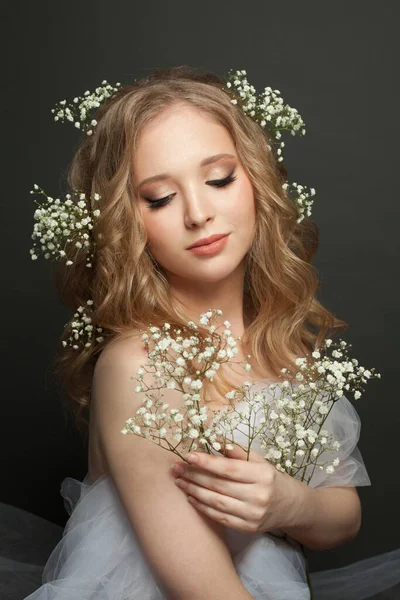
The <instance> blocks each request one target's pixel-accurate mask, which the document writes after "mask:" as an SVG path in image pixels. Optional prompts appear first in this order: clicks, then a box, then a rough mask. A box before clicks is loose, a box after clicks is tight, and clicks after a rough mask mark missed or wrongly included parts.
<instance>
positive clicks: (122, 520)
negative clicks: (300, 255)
mask: <svg viewBox="0 0 400 600" xmlns="http://www.w3.org/2000/svg"><path fill="white" fill-rule="evenodd" d="M260 385H261V386H262V382H258V384H255V386H254V388H252V389H253V390H257V391H259V390H260ZM265 388H266V386H265V384H264V386H263V388H262V389H263V391H265ZM240 404H243V403H240ZM360 426H361V424H360V418H359V416H358V414H357V412H356V410H355V408H354V406H353V405H352V403H350V402H349V400H348V399H347V398H346V397H342V398H341V399H340V400H339V401H337V402H336V404H335V405H334V408H333V409H332V411H331V413H330V414H329V416H328V419H327V420H326V422H325V424H324V428H326V429H328V430H329V431H331V432H332V433H333V434H334V438H335V439H336V440H338V441H340V442H341V448H340V454H339V458H340V460H341V462H340V465H339V466H338V467H336V470H335V473H333V474H330V475H328V474H327V473H326V472H325V471H315V473H314V475H313V477H312V480H311V482H310V484H309V485H311V486H312V487H321V486H335V485H340V486H343V485H351V486H364V485H371V482H370V479H369V477H368V473H367V471H366V468H365V465H364V462H363V459H362V457H361V454H360V452H359V450H358V448H357V442H358V439H359V435H360ZM235 441H237V442H239V443H242V444H243V445H246V446H247V438H246V437H245V435H244V434H239V435H238V436H237V437H236V436H235ZM149 443H150V442H149ZM252 449H254V450H255V451H256V452H258V453H260V454H263V451H262V449H261V446H260V441H259V440H257V439H255V440H254V442H253V445H252ZM61 495H62V497H63V498H64V505H65V508H66V510H67V512H68V514H69V519H68V521H67V523H66V526H65V529H64V530H62V528H60V527H59V526H57V525H54V524H52V523H49V522H47V521H46V520H44V519H41V518H40V517H37V516H35V515H32V514H30V513H29V512H26V511H23V510H21V509H17V508H14V507H11V506H8V505H4V504H3V505H2V506H1V505H0V517H1V525H0V526H1V533H2V536H1V538H2V548H3V550H2V556H1V557H0V575H1V581H2V583H1V584H0V598H1V599H2V600H22V599H24V598H25V600H28V599H29V600H167V596H166V595H165V593H163V590H162V589H161V587H160V585H159V584H158V583H157V582H156V580H155V578H154V575H153V573H152V570H151V566H150V564H149V563H148V561H147V559H146V557H145V556H144V554H143V553H142V550H141V548H140V546H139V544H138V541H137V538H136V536H135V532H134V530H133V529H132V526H131V524H130V522H129V520H128V517H127V515H126V513H125V510H124V508H123V506H122V504H121V502H120V500H119V496H118V493H117V491H116V488H115V486H114V484H113V480H112V479H111V478H110V476H108V475H103V476H102V477H100V478H99V479H98V480H97V481H96V482H94V483H93V484H89V481H88V475H86V477H85V478H84V480H83V481H78V480H76V479H74V478H72V477H67V478H66V479H64V480H63V482H62V484H61ZM52 536H53V537H56V538H57V539H59V541H58V543H56V545H55V547H54V548H53V550H52V551H51V554H50V556H48V557H46V560H47V562H46V563H45V564H44V562H45V561H44V560H43V556H42V555H41V554H43V551H42V553H41V541H42V542H43V545H44V544H45V543H46V544H47V546H48V545H49V540H51V539H52ZM225 539H226V543H227V545H228V548H229V550H230V552H231V556H232V560H233V563H234V565H235V568H236V570H237V573H238V575H239V577H240V579H241V581H242V583H243V584H244V586H245V587H246V588H247V590H248V591H249V593H250V594H251V595H252V597H253V598H255V599H256V600H309V599H310V591H309V586H308V584H307V575H306V564H305V558H304V554H303V552H302V550H301V547H300V545H299V543H298V542H297V541H296V540H294V539H292V538H290V537H289V536H287V535H285V534H284V533H283V532H282V531H280V530H275V531H274V532H269V533H255V534H249V533H243V532H240V531H237V530H234V529H231V528H228V527H225ZM33 547H34V551H35V553H36V556H35V557H34V558H33V557H32V551H33V550H32V548H33ZM7 552H8V556H7ZM43 565H44V566H43ZM310 578H311V585H312V589H313V597H314V599H315V600H337V599H340V600H363V599H364V598H365V599H366V598H374V599H376V600H378V599H382V600H383V599H386V600H389V599H392V600H394V599H400V548H399V549H396V550H393V551H392V552H387V553H385V554H381V555H378V556H373V557H371V558H368V559H366V560H363V561H359V562H356V563H352V564H350V565H347V566H346V567H343V568H339V569H332V570H326V571H320V572H316V573H311V574H310ZM31 592H32V593H31ZM26 594H29V595H26ZM188 600H189V599H188ZM210 600H211V599H210Z"/></svg>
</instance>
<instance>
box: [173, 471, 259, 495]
mask: <svg viewBox="0 0 400 600" xmlns="http://www.w3.org/2000/svg"><path fill="white" fill-rule="evenodd" d="M180 478H181V479H182V483H183V484H185V481H186V482H192V483H194V484H197V485H198V486H202V487H203V488H206V489H207V490H211V491H213V492H218V493H219V494H224V495H225V496H231V497H232V498H237V499H238V500H241V501H243V502H247V501H250V500H251V498H252V496H253V490H254V484H252V483H246V482H238V481H233V480H231V479H226V478H225V477H220V476H218V475H214V474H213V473H208V472H207V471H203V470H202V469H197V468H193V467H185V468H184V471H183V473H182V474H181V475H180Z"/></svg>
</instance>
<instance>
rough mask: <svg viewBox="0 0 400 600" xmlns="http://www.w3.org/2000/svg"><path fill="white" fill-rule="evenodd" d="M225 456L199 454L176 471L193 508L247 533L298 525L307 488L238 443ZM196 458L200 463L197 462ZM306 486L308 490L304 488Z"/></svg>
mask: <svg viewBox="0 0 400 600" xmlns="http://www.w3.org/2000/svg"><path fill="white" fill-rule="evenodd" d="M233 446H234V449H233V450H226V451H225V456H215V455H212V454H208V453H205V452H194V453H190V454H188V455H187V456H186V459H187V460H188V461H189V462H190V463H191V464H187V463H186V462H180V463H175V464H174V467H175V469H176V467H177V466H178V465H180V466H181V468H182V469H183V471H182V473H181V474H180V473H178V472H176V470H175V469H173V470H172V473H173V474H174V476H175V477H179V479H177V480H176V483H177V485H179V487H180V488H181V489H182V490H183V491H184V492H185V493H186V494H187V495H188V500H189V501H190V502H192V504H193V506H195V508H197V509H198V510H200V511H201V512H203V513H205V514H206V515H207V516H208V517H210V518H211V519H213V520H214V521H217V522H218V523H221V524H223V525H225V526H227V527H232V528H233V529H237V530H239V531H244V532H252V533H254V532H266V531H270V530H272V529H281V528H283V527H288V526H293V525H295V524H296V522H297V519H296V517H297V514H298V512H299V511H301V507H302V503H303V502H306V489H308V486H307V485H305V484H304V483H302V482H301V481H299V480H296V479H294V478H293V477H290V475H287V474H286V473H282V472H280V471H277V470H276V468H275V466H274V465H273V464H271V463H270V462H269V461H268V460H266V459H265V458H263V457H262V456H261V455H260V454H258V453H257V452H255V451H253V450H251V451H250V454H249V460H248V461H247V460H246V458H247V453H246V452H245V451H244V450H243V449H242V448H240V446H238V445H236V444H233ZM191 456H196V457H197V461H196V462H192V461H191ZM305 488H306V489H305Z"/></svg>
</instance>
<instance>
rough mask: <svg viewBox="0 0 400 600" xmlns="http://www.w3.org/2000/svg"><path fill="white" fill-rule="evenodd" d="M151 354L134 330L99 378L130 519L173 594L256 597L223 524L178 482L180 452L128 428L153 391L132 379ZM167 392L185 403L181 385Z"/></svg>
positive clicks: (103, 361)
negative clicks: (240, 571)
mask: <svg viewBox="0 0 400 600" xmlns="http://www.w3.org/2000/svg"><path fill="white" fill-rule="evenodd" d="M146 361H147V349H146V348H145V346H144V345H143V341H142V340H141V338H139V337H137V336H133V337H132V338H128V339H124V340H121V341H118V342H116V343H115V344H111V345H110V346H109V347H108V348H106V349H105V350H104V351H103V353H102V355H101V356H100V357H99V359H98V363H97V364H96V368H95V372H94V377H93V401H94V418H95V422H96V431H97V435H98V437H99V440H100V442H101V445H102V448H103V453H104V457H105V461H106V464H107V471H108V473H109V475H110V477H111V478H112V480H113V482H114V484H115V487H116V490H117V493H118V496H119V498H120V500H121V503H122V505H123V507H124V509H125V511H126V514H127V516H128V519H129V521H130V523H131V525H132V527H133V529H134V531H135V534H136V536H137V538H138V540H139V542H140V545H141V547H142V549H143V551H144V553H145V555H146V556H147V559H148V561H149V564H150V565H151V566H152V568H153V572H154V574H155V577H156V579H157V581H158V582H159V583H160V585H161V587H162V588H163V589H164V590H165V592H166V596H167V597H168V598H174V599H179V600H186V599H187V600H189V598H190V600H203V599H204V600H206V599H208V598H211V597H213V598H216V599H217V598H221V599H222V598H226V597H228V596H230V597H234V598H236V599H237V600H242V599H243V600H244V599H245V598H246V599H247V598H251V596H249V595H248V593H247V591H246V590H245V588H244V587H243V585H242V583H241V581H240V579H239V576H238V574H237V572H236V570H235V568H234V565H233V562H232V558H231V555H230V552H229V550H228V548H227V546H226V542H225V539H224V534H223V527H222V526H221V525H219V524H217V523H216V522H215V521H212V520H211V519H209V518H208V517H206V516H205V515H204V514H202V513H200V511H196V509H195V508H194V507H193V506H191V505H190V503H189V502H188V501H187V498H186V494H185V492H183V490H181V489H179V488H178V487H177V486H176V485H175V483H174V479H175V477H174V476H173V474H172V472H171V471H170V466H171V464H172V463H174V462H176V460H177V458H178V457H177V456H176V455H175V454H174V453H173V452H170V451H168V450H166V449H164V448H162V447H160V446H159V445H158V444H156V443H154V442H151V441H149V440H147V439H145V438H143V437H140V436H138V435H133V434H127V435H123V434H122V433H121V430H122V429H123V427H124V426H125V422H126V420H127V419H128V418H130V417H133V416H134V415H135V413H136V411H137V409H138V408H140V406H141V405H142V404H143V400H144V399H145V397H146V395H145V392H143V391H142V392H137V391H136V386H137V382H136V381H134V380H132V379H131V376H132V375H133V376H136V374H137V373H136V372H137V369H138V368H139V367H140V366H141V365H142V364H144V363H145V362H146ZM163 395H164V398H163V399H164V402H167V403H168V404H169V405H170V406H171V407H173V406H177V407H178V406H180V405H181V404H182V403H183V400H182V397H181V396H180V392H178V391H177V390H171V389H164V390H163ZM194 540H195V542H196V543H193V541H194Z"/></svg>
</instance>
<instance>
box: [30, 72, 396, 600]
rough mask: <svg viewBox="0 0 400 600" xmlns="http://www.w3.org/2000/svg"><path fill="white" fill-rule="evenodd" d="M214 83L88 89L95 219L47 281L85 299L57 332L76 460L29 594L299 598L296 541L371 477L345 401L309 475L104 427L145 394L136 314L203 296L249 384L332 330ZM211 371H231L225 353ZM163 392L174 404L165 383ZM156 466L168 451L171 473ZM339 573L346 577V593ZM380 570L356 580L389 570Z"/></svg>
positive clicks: (343, 509)
mask: <svg viewBox="0 0 400 600" xmlns="http://www.w3.org/2000/svg"><path fill="white" fill-rule="evenodd" d="M223 84H224V82H223V81H222V80H221V79H219V78H218V77H216V76H214V75H212V74H200V73H197V72H196V71H195V70H193V69H190V68H189V67H180V68H172V69H166V70H159V71H154V72H153V73H152V74H151V75H150V76H148V77H146V78H144V79H142V80H140V81H137V82H136V83H134V84H133V85H130V86H126V87H124V88H122V89H121V90H120V91H119V92H118V93H116V94H115V95H114V96H113V97H112V98H111V99H110V100H109V101H107V102H105V103H104V106H102V107H101V108H100V109H99V111H98V114H97V115H96V120H97V125H96V131H95V133H94V134H93V135H92V136H86V137H85V139H84V140H83V141H82V143H81V146H80V147H79V149H78V151H77V153H76V155H75V157H74V159H73V162H72V166H71V170H70V177H69V183H70V186H71V189H79V190H82V191H84V192H85V193H86V197H90V196H93V194H94V193H99V194H100V196H101V200H100V205H99V208H100V217H99V218H98V219H97V220H96V225H95V229H94V230H93V235H94V237H95V239H96V249H95V253H94V257H93V261H92V269H87V268H86V265H85V263H84V262H79V261H76V262H75V264H74V266H73V267H71V266H70V267H66V268H65V269H63V270H61V271H60V276H59V281H58V287H59V291H60V294H61V296H62V298H63V299H64V300H65V301H66V302H67V303H69V304H70V305H71V306H73V307H74V308H76V307H77V306H78V305H81V304H83V303H84V302H86V299H87V298H88V297H90V298H92V299H93V322H94V323H96V325H99V326H101V327H102V328H103V330H104V331H105V332H107V335H104V337H103V340H101V339H100V341H99V342H97V343H96V344H95V345H92V346H89V347H83V346H82V347H81V348H80V349H78V350H76V349H73V348H71V347H66V348H64V347H61V345H60V354H59V357H58V362H57V373H58V375H59V377H60V380H61V381H62V383H63V387H64V389H65V390H66V392H67V394H68V397H69V398H70V400H71V406H72V408H73V413H74V416H75V418H76V422H77V423H78V424H79V425H80V426H81V429H82V430H84V431H87V433H88V442H89V456H88V474H87V476H86V478H85V479H84V481H83V482H80V481H77V480H75V479H73V478H67V479H65V480H64V481H63V484H62V490H61V491H62V495H63V497H64V499H65V503H66V507H67V508H68V511H69V513H70V518H69V521H68V523H67V526H66V528H65V531H64V535H63V538H62V540H61V541H60V542H59V544H58V545H57V546H56V547H55V549H54V551H53V552H52V554H51V556H50V557H49V560H48V562H47V564H46V566H45V569H44V573H43V585H42V586H41V587H40V588H39V589H38V590H37V591H36V592H34V593H32V594H31V595H30V596H28V598H29V600H44V599H45V598H46V600H50V599H59V600H61V598H63V599H64V598H65V599H66V598H79V599H80V600H86V599H87V600H89V598H96V600H99V599H101V600H105V599H106V598H107V599H113V600H122V599H128V598H129V599H135V600H136V599H137V600H161V599H167V598H168V599H171V600H172V599H178V598H179V599H182V600H201V599H207V600H208V599H210V598H213V599H221V600H222V599H225V598H234V599H235V600H242V599H243V600H245V599H250V598H256V599H261V598H262V599H273V600H278V599H279V600H283V599H290V600H294V599H296V600H301V599H304V600H306V599H309V598H310V589H309V583H308V582H307V573H306V563H305V559H304V555H303V553H302V551H301V545H304V546H306V547H308V548H312V549H320V550H324V549H328V548H333V547H335V546H338V545H341V544H344V543H346V542H348V541H349V540H351V539H353V538H354V537H355V536H356V535H357V533H358V530H359V528H360V523H361V506H360V501H359V497H358V494H357V491H356V487H355V486H360V485H370V480H369V477H368V474H367V472H366V469H365V466H364V463H363V460H362V458H361V456H360V453H359V451H358V450H357V446H356V444H357V441H358V436H359V418H358V416H357V413H356V411H355V410H354V408H353V407H352V405H351V404H350V402H349V401H348V400H347V399H346V398H345V397H343V398H342V399H341V401H340V402H337V403H336V405H335V408H334V410H333V411H332V413H331V415H330V417H329V418H328V421H327V422H326V427H327V428H328V429H329V428H330V429H331V430H333V431H334V432H335V433H336V434H337V435H336V439H339V440H341V441H342V442H344V443H343V446H342V450H341V463H340V467H338V469H337V470H336V471H335V474H333V475H327V474H326V473H324V472H323V474H321V472H319V473H315V476H314V477H313V479H312V480H311V482H310V485H305V484H304V483H303V482H301V481H298V480H296V479H294V478H292V477H289V476H288V475H286V474H284V473H282V472H279V471H277V470H276V469H275V467H273V466H272V465H271V463H269V462H268V461H267V460H265V459H264V458H263V451H262V448H261V446H260V443H259V440H257V439H256V440H255V442H254V445H253V452H252V454H251V457H250V460H249V461H247V460H245V459H244V453H243V452H242V451H241V450H240V449H239V448H237V447H236V448H235V449H234V450H233V451H230V452H227V453H226V455H225V456H223V455H222V454H219V455H208V454H206V453H204V452H197V454H198V455H199V461H198V463H197V464H194V463H192V464H188V463H185V462H183V461H178V460H177V457H176V456H175V455H174V454H173V453H171V452H165V451H164V450H163V449H162V448H160V447H159V446H157V445H156V444H153V443H150V442H149V441H147V440H145V439H143V438H140V437H139V436H135V435H132V436H124V435H121V428H122V427H123V426H124V424H125V421H126V420H127V419H128V418H129V417H131V416H133V415H134V414H135V412H136V410H137V409H138V408H139V407H140V405H141V404H142V400H143V398H144V393H143V392H135V391H134V390H135V385H134V384H133V382H132V380H131V376H132V375H135V374H136V372H137V369H139V367H140V366H141V365H143V364H144V363H145V362H146V360H147V358H148V357H147V352H146V349H145V347H144V345H143V341H142V340H141V337H140V329H141V328H142V329H143V328H146V327H147V326H148V325H149V324H153V325H160V326H162V324H163V323H165V322H168V323H170V324H175V325H182V326H184V325H186V324H187V322H188V321H189V320H193V321H196V322H198V319H199V315H200V313H202V312H205V311H207V310H208V309H209V308H218V309H221V310H222V311H223V320H225V319H226V320H228V321H229V322H230V323H231V326H230V330H231V332H232V336H233V337H235V338H238V337H239V336H240V338H241V345H240V347H239V354H238V356H237V357H236V360H240V359H242V358H244V357H245V356H247V355H248V354H250V355H251V359H250V362H251V365H252V370H251V372H250V377H251V379H252V380H255V381H256V382H257V383H256V387H259V388H260V389H266V388H267V387H268V385H269V383H271V382H273V381H278V380H279V375H280V370H281V369H282V368H283V367H290V366H294V364H295V363H294V361H295V359H296V358H297V357H299V356H304V355H305V353H309V352H310V350H312V349H313V348H314V347H315V346H316V345H319V344H320V343H321V342H322V341H323V340H324V339H325V338H327V337H328V336H329V335H330V334H332V332H333V333H334V332H335V329H339V328H343V327H344V326H345V325H346V323H344V322H343V321H340V320H339V319H337V318H335V317H334V316H333V315H332V314H330V313H329V312H328V311H327V310H326V309H325V308H324V307H323V306H322V305H321V304H320V303H319V302H318V300H317V299H316V298H315V294H316V290H317V288H318V283H319V282H318V278H317V275H316V272H315V269H314V267H313V266H312V265H311V258H312V256H313V255H314V253H315V251H316V248H317V234H316V230H315V228H314V227H313V225H312V222H311V221H310V220H309V219H304V220H303V221H301V222H300V223H298V222H297V216H298V215H297V211H296V208H295V206H294V204H293V202H292V201H291V200H290V199H289V198H288V196H287V194H286V192H285V189H284V188H283V187H282V184H283V182H284V181H285V171H284V169H283V167H282V165H281V163H279V162H278V161H277V159H276V156H275V155H274V153H273V152H271V151H270V149H269V147H268V146H269V142H270V140H269V137H268V133H267V132H266V131H264V130H263V129H262V128H261V127H260V126H259V125H258V124H257V123H256V122H255V121H254V120H253V119H252V118H251V117H250V116H248V115H245V114H244V112H243V111H242V110H241V109H240V107H239V106H237V105H234V104H233V103H232V102H231V98H230V96H229V94H228V93H227V91H226V90H224V89H222V88H223ZM210 236H211V237H213V238H214V237H218V238H220V241H219V242H218V241H214V242H213V240H209V239H208V238H209V237H210ZM199 242H200V243H201V245H200V246H199V245H198V244H199ZM205 242H209V244H208V245H207V244H205ZM196 245H197V250H196V249H193V247H194V246H196ZM67 333H68V331H66V332H65V335H64V339H66V336H67ZM223 375H224V376H225V377H227V378H228V380H229V382H231V383H232V384H234V385H240V384H242V383H243V382H244V381H245V380H248V379H249V374H248V373H247V372H245V371H244V370H243V369H242V368H238V367H237V366H236V367H235V366H234V365H230V366H225V367H224V369H223ZM218 377H219V372H218V376H217V377H216V378H215V379H216V382H215V384H213V385H211V384H210V385H209V386H208V387H207V389H205V391H204V394H203V402H204V403H205V404H206V405H207V406H208V407H209V408H210V409H218V408H221V407H223V405H224V404H226V403H227V400H226V398H225V396H224V387H223V385H222V384H223V381H222V382H221V385H222V387H221V386H220V385H219V384H218ZM147 383H148V384H149V385H151V381H150V379H149V380H148V381H147ZM164 401H165V402H168V403H169V404H170V406H171V407H175V406H176V407H179V406H180V405H181V404H182V398H181V397H180V394H179V393H178V392H176V391H175V390H168V391H165V394H164ZM243 443H244V440H243ZM175 463H180V464H181V465H184V471H183V473H182V474H181V477H180V478H179V481H178V483H177V482H175V479H177V478H178V473H177V472H174V471H173V470H172V467H173V465H174V464H175ZM179 482H180V483H179ZM189 496H191V497H192V498H193V499H194V500H195V501H196V500H197V502H195V503H192V502H189V501H188V497H189ZM396 558H397V560H398V555H397V557H396ZM376 564H379V565H380V567H382V566H383V567H384V566H385V564H384V562H383V558H382V559H381V560H380V562H379V560H378V561H377V563H376ZM361 571H362V569H361V567H357V566H356V565H354V566H352V570H351V571H350V575H349V574H348V573H347V574H345V575H343V576H342V574H341V571H340V570H337V571H336V578H335V577H332V573H329V572H328V573H327V574H326V577H325V578H324V573H322V574H321V573H320V574H318V575H319V577H315V579H314V578H313V576H312V581H314V582H315V589H314V596H315V598H317V599H319V598H321V599H323V598H328V597H329V598H330V597H332V598H333V597H335V598H336V597H341V598H350V597H351V598H360V599H361V598H367V597H372V596H368V595H365V591H362V589H361V588H362V581H361V578H358V574H359V573H360V572H361ZM333 575H335V574H333ZM362 575H363V576H364V575H365V571H363V572H362ZM329 576H330V579H329ZM349 577H350V578H352V579H351V582H352V583H351V585H353V589H354V584H357V585H359V587H357V586H356V588H355V589H356V591H355V592H354V593H353V595H351V596H350V595H346V583H347V581H348V579H349ZM332 579H333V581H332ZM379 580H380V578H379V576H378V577H375V584H376V587H375V588H371V587H370V588H369V591H370V592H371V589H372V592H374V591H375V592H378V591H379V590H380V589H383V588H384V587H386V588H388V587H390V585H394V583H395V578H394V577H393V578H392V580H391V581H389V582H388V581H385V582H384V583H383V582H382V578H381V580H380V581H381V582H380V583H379ZM329 593H330V594H332V593H334V594H335V593H336V595H334V596H329ZM324 594H325V595H324ZM349 594H350V592H349ZM354 594H355V595H354ZM357 594H358V595H357ZM362 594H364V595H362ZM393 597H394V596H393Z"/></svg>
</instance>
